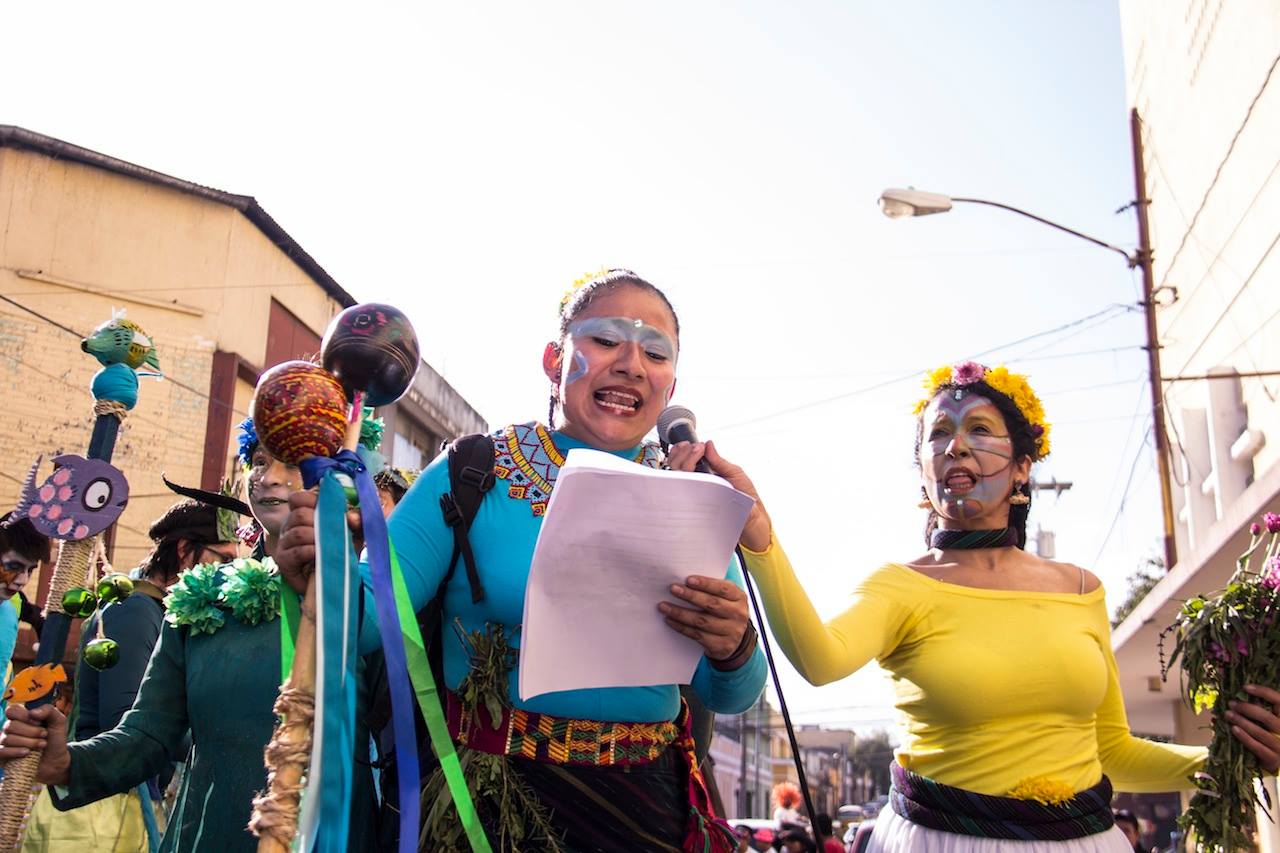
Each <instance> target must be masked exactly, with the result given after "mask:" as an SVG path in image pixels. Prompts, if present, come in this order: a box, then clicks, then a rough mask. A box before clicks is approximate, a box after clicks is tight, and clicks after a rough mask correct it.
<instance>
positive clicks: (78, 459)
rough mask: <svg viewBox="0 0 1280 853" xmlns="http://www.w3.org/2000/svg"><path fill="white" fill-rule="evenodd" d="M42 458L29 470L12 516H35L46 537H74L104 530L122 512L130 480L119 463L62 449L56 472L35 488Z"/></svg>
mask: <svg viewBox="0 0 1280 853" xmlns="http://www.w3.org/2000/svg"><path fill="white" fill-rule="evenodd" d="M43 459H44V457H43V456H40V457H37V458H36V461H35V464H34V465H32V466H31V471H30V473H28V474H27V479H26V481H25V482H24V483H23V486H22V496H21V498H20V499H19V501H18V507H17V510H16V511H15V513H14V518H29V519H31V523H32V524H34V525H35V527H36V530H38V531H40V532H41V533H43V534H44V535H45V536H48V537H51V538H53V539H66V540H71V541H75V540H80V539H87V538H88V537H90V536H94V535H97V534H99V533H101V532H102V531H104V530H106V529H107V528H108V527H110V526H111V525H112V524H113V523H115V520H116V519H117V518H119V517H120V513H122V512H124V508H125V505H126V504H127V503H128V502H129V483H128V481H127V480H125V478H124V474H123V473H121V471H120V469H119V468H116V467H115V466H114V465H111V464H110V463H107V462H103V461H102V460H101V459H86V458H84V457H83V456H76V455H75V454H72V453H64V454H62V455H61V456H55V457H53V464H54V469H53V473H52V474H50V475H49V478H48V479H47V480H45V481H44V483H43V484H41V485H40V487H39V488H37V487H36V475H37V474H38V473H39V470H40V462H41V461H42V460H43Z"/></svg>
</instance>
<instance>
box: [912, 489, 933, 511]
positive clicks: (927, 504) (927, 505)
mask: <svg viewBox="0 0 1280 853" xmlns="http://www.w3.org/2000/svg"><path fill="white" fill-rule="evenodd" d="M916 506H918V507H920V509H933V501H931V500H929V493H928V492H926V491H925V490H924V486H921V487H920V503H918V504H916Z"/></svg>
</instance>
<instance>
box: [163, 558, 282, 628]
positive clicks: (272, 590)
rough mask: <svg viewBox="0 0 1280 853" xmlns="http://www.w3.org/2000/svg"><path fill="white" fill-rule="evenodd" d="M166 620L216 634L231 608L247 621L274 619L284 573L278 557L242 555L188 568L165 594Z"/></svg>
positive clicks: (235, 614)
mask: <svg viewBox="0 0 1280 853" xmlns="http://www.w3.org/2000/svg"><path fill="white" fill-rule="evenodd" d="M164 604H165V608H166V612H165V616H164V618H165V621H166V622H168V623H169V624H170V625H174V626H175V627H182V626H183V625H186V626H188V627H189V628H190V629H191V633H192V634H212V633H213V632H214V631H217V630H218V629H219V628H221V627H222V626H223V624H225V622H226V613H227V611H230V612H231V615H232V616H234V617H235V618H236V620H237V621H239V622H243V623H244V624H246V625H257V624H258V623H260V622H270V621H272V620H273V619H275V618H276V616H277V615H279V613H280V575H279V573H277V571H276V563H275V560H273V559H271V558H270V557H264V558H263V559H262V561H261V562H259V561H258V560H255V559H253V558H252V557H241V558H239V559H236V560H232V561H231V562H230V563H222V564H217V563H207V564H205V565H203V566H196V567H195V568H192V569H188V570H187V571H185V572H183V573H182V574H181V575H180V576H179V577H178V582H177V583H175V584H174V585H173V586H172V587H170V588H169V594H168V595H166V596H165V599H164Z"/></svg>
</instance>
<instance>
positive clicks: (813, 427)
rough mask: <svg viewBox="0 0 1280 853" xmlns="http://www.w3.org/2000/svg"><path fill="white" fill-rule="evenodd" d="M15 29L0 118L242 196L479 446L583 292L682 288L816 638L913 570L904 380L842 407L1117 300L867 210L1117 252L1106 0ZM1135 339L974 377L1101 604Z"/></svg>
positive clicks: (72, 13) (856, 691)
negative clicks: (828, 621) (1032, 218)
mask: <svg viewBox="0 0 1280 853" xmlns="http://www.w3.org/2000/svg"><path fill="white" fill-rule="evenodd" d="M5 22H6V35H7V38H6V47H5V60H4V72H5V78H6V80H7V81H8V82H7V84H6V85H5V86H4V87H3V90H2V91H0V123H7V124H17V125H20V126H23V127H26V128H29V129H31V130H34V131H38V132H41V133H46V134H49V135H52V136H55V137H59V138H61V139H65V140H67V141H69V142H73V143H76V144H79V145H83V146H86V147H89V148H93V149H96V150H99V151H102V152H105V153H107V154H111V155H113V156H116V157H120V158H123V159H126V160H130V161H133V162H136V163H140V164H142V165H145V166H147V167H150V168H153V169H158V170H160V171H163V172H168V173H170V174H173V175H176V176H178V177H181V178H185V179H188V180H192V181H197V182H200V183H203V184H208V185H211V186H215V187H218V188H220V189H225V190H228V191H232V192H238V193H246V194H251V195H254V196H256V197H257V198H258V200H259V201H260V202H261V203H262V204H263V206H264V207H265V208H266V209H267V210H268V211H269V212H270V213H271V214H272V215H273V216H274V217H275V218H276V219H277V220H278V221H279V222H280V223H281V224H282V225H283V226H284V228H285V229H286V230H288V231H289V233H290V234H292V235H293V236H294V237H295V238H296V239H297V240H298V241H299V242H300V243H301V244H302V245H303V246H304V247H305V248H306V249H307V250H308V251H309V252H310V253H311V254H312V255H313V256H314V257H315V258H316V259H317V260H318V261H319V262H320V263H321V264H322V265H323V266H324V267H325V268H326V269H327V270H328V271H329V272H330V273H331V274H333V275H334V277H336V278H337V279H338V280H339V281H340V282H341V283H342V284H343V285H344V286H345V287H346V288H347V289H348V290H349V291H350V292H351V293H353V294H354V295H355V296H356V297H357V298H360V299H378V300H384V301H389V302H394V303H397V304H400V305H402V306H404V307H405V308H406V309H408V310H409V311H410V314H411V316H412V317H413V319H414V321H415V324H416V325H417V328H418V331H419V334H420V336H421V338H422V340H423V346H424V355H425V356H426V357H427V359H428V360H429V361H430V362H431V363H432V365H433V366H435V367H436V368H437V369H439V370H441V371H442V372H443V373H444V374H445V376H446V378H447V379H449V381H450V382H451V383H453V385H454V386H455V387H456V388H457V389H458V390H459V391H460V392H461V393H463V394H464V395H465V396H466V397H467V398H468V399H469V400H470V401H471V402H472V404H473V405H475V406H476V408H477V409H478V410H479V411H480V412H481V413H482V414H483V415H484V416H485V417H486V418H487V419H488V420H489V421H490V423H492V424H494V425H501V424H504V423H508V422H511V421H523V420H529V419H532V418H544V417H545V410H546V391H547V388H546V381H545V379H544V377H543V376H542V373H541V370H540V366H539V365H540V354H541V350H542V346H543V344H544V343H545V342H546V341H547V340H548V339H549V337H550V336H551V335H552V334H553V333H554V323H555V320H554V315H555V308H556V304H557V302H558V300H559V298H560V296H561V294H562V293H563V291H564V289H565V288H566V287H567V286H568V285H569V284H570V283H571V282H572V280H573V279H574V278H576V277H577V276H579V275H580V274H582V273H584V272H586V271H590V270H595V269H598V268H599V267H601V266H606V265H607V266H626V267H631V268H633V269H635V270H637V271H638V272H640V273H641V274H642V275H644V276H646V277H647V278H649V279H650V280H652V281H654V282H655V283H657V284H658V285H660V286H661V287H663V288H665V289H666V291H667V292H668V294H669V295H670V296H671V298H672V300H673V302H674V303H675V305H676V308H677V310H678V311H679V312H680V319H681V324H682V328H683V330H684V332H683V340H682V353H681V358H680V365H679V376H680V380H679V387H678V389H677V395H676V400H675V402H680V403H683V404H685V405H687V406H689V407H690V408H692V409H693V410H694V411H695V412H697V414H698V416H699V422H700V431H701V433H702V435H703V436H704V437H710V438H714V439H716V443H717V445H718V446H719V447H720V449H721V451H722V452H723V453H724V454H725V455H726V456H729V457H730V458H732V459H734V460H736V461H738V462H741V463H742V464H743V465H744V466H746V468H747V469H748V471H749V472H750V473H751V474H752V475H753V476H754V478H755V480H756V482H757V484H758V485H759V487H760V489H761V492H762V494H763V496H764V498H765V500H766V503H767V504H768V506H769V509H770V511H771V513H772V515H773V518H774V521H775V524H776V527H777V530H778V532H779V536H780V538H781V540H782V541H783V542H784V543H785V544H786V547H787V549H788V551H789V553H790V554H791V556H792V559H793V561H794V562H795V563H796V565H797V568H798V570H799V572H800V575H801V578H802V580H803V582H804V584H805V586H806V587H807V589H808V590H809V591H810V593H811V594H812V596H813V597H814V599H815V601H816V602H817V603H818V606H819V609H820V610H822V611H824V612H832V613H833V612H836V611H838V609H839V608H840V606H841V602H842V601H843V599H844V597H845V595H847V593H848V591H849V590H850V589H851V588H852V587H853V585H854V584H855V583H856V582H857V581H858V579H860V578H861V577H863V576H864V575H865V574H866V573H868V572H869V571H871V570H872V569H873V568H875V567H876V566H877V565H878V564H879V563H881V562H883V561H886V560H905V559H910V558H912V557H915V556H917V555H918V554H919V553H921V552H922V551H923V542H922V539H921V537H920V525H921V524H922V522H923V518H922V512H921V511H920V510H918V509H916V508H915V504H916V501H917V500H918V497H919V491H918V489H919V484H918V479H917V475H916V473H915V470H914V468H913V456H912V440H913V438H914V434H913V429H914V428H913V425H912V421H911V418H910V416H909V414H908V412H909V410H910V407H911V404H912V403H913V402H914V400H915V399H916V398H917V396H918V393H917V390H918V383H917V380H916V378H915V377H914V376H913V377H912V378H910V379H907V380H904V381H897V382H893V383H891V384H887V385H885V386H884V387H882V388H879V389H875V390H870V391H866V392H862V393H859V392H860V391H861V389H867V388H871V387H873V386H876V385H878V384H881V383H886V382H888V381H889V380H894V379H901V377H903V376H905V375H906V374H914V373H916V372H920V371H923V370H924V369H925V368H928V367H932V366H935V365H936V364H938V363H942V362H946V361H954V360H957V359H960V358H963V357H966V356H970V355H974V354H977V353H981V352H985V351H988V350H993V349H995V348H997V347H1001V346H1002V345H1006V344H1009V343H1010V342H1013V341H1017V340H1019V339H1021V338H1026V337H1028V336H1030V335H1034V334H1036V333H1039V332H1044V331H1046V330H1049V329H1053V328H1055V327H1059V326H1063V325H1064V324H1067V323H1070V322H1072V321H1075V320H1078V319H1080V318H1083V317H1086V316H1089V315H1092V314H1096V313H1097V312H1102V311H1104V310H1106V309H1107V308H1108V307H1109V306H1112V305H1115V304H1117V303H1127V304H1130V305H1132V303H1133V302H1134V301H1135V300H1136V298H1137V285H1136V279H1135V278H1134V277H1133V276H1132V275H1131V273H1130V272H1129V271H1128V270H1127V269H1126V268H1125V266H1124V263H1123V261H1121V260H1120V259H1119V258H1118V257H1116V256H1114V255H1112V254H1111V253H1108V252H1106V251H1104V250H1101V249H1096V248H1094V247H1091V246H1089V245H1088V244H1086V243H1083V242H1080V241H1077V240H1075V239H1073V238H1071V237H1068V236H1065V235H1061V234H1057V233H1055V232H1053V231H1051V230H1049V229H1046V228H1044V227H1043V226H1040V225H1037V224H1035V223H1032V222H1029V221H1026V220H1022V219H1020V218H1018V217H1014V216H1012V215H1009V214H1006V213H1003V212H1000V211H995V210H988V209H985V208H975V207H972V206H970V207H967V208H957V209H956V210H955V211H953V212H951V213H949V214H945V215H942V216H935V217H932V218H929V219H919V220H909V221H900V222H893V221H890V220H888V219H886V218H885V217H883V216H882V215H881V214H880V212H879V210H878V208H877V205H876V198H877V196H878V195H879V192H880V190H881V189H883V188H884V187H887V186H905V185H914V186H916V187H918V188H921V189H929V190H935V191H939V192H947V193H951V194H955V195H969V196H978V197H983V198H989V199H995V200H999V201H1002V202H1006V203H1009V204H1013V205H1017V206H1020V207H1024V208H1026V209H1028V210H1031V211H1034V212H1036V213H1039V214H1041V215H1043V216H1047V217H1049V218H1051V219H1056V220H1058V221H1060V222H1063V223H1064V224H1067V225H1070V226H1072V227H1074V228H1077V229H1079V230H1083V231H1086V232H1088V233H1092V234H1094V235H1096V236H1098V237H1100V238H1102V239H1105V240H1108V241H1109V242H1113V243H1119V244H1122V245H1125V246H1131V245H1132V243H1133V241H1134V239H1135V227H1134V222H1133V217H1132V213H1124V214H1120V215H1116V214H1115V213H1114V211H1115V210H1116V208H1118V207H1120V206H1121V205H1124V204H1126V203H1127V202H1128V201H1129V200H1130V199H1131V198H1132V197H1133V185H1132V174H1131V165H1130V149H1129V138H1128V116H1127V111H1126V106H1125V98H1124V70H1123V61H1122V56H1121V51H1120V35H1119V22H1118V17H1117V11H1116V9H1115V4H1114V2H1108V0H1079V2H1073V3H1047V2H1034V3H1028V2H1018V1H1017V0H1002V1H1001V2H982V3H968V4H959V3H950V2H942V0H937V2H896V3H878V2H854V1H853V0H843V2H838V1H837V0H829V2H800V1H799V0H798V2H788V3H781V2H772V3H770V2H763V1H762V0H756V2H737V3H730V2H697V3H690V2H682V3H674V2H650V3H645V4H637V3H632V4H622V3H617V2H572V3H570V2H546V3H537V4H533V3H488V4H458V3H452V4H445V3H403V4H385V3H367V4H361V5H358V6H357V5H351V4H324V3H320V4H317V3H307V4H302V3H295V4H262V3H257V4H248V3H223V4H217V5H216V6H212V7H199V8H194V7H189V6H186V5H183V4H172V3H167V4H148V5H143V4H107V5H103V4H89V3H81V4H58V6H57V9H56V11H54V10H53V9H52V8H50V7H48V5H47V4H16V5H13V6H11V7H10V8H9V9H7V10H6V14H5ZM1142 340H1143V332H1142V325H1141V316H1140V314H1138V313H1136V312H1124V311H1121V310H1118V309H1117V310H1115V311H1113V312H1111V313H1109V314H1104V315H1102V316H1100V317H1098V318H1096V319H1095V320H1092V321H1089V322H1087V323H1083V324H1081V325H1078V326H1074V327H1071V328H1068V329H1065V330H1063V331H1061V332H1058V333H1056V334H1053V335H1046V336H1041V337H1036V338H1034V339H1032V340H1029V341H1026V342H1024V343H1020V344H1017V345H1013V346H1004V347H1003V348H1001V349H999V350H998V351H996V352H994V353H990V354H988V355H986V356H984V358H983V360H984V361H987V362H988V363H993V364H994V363H997V362H999V361H1000V360H1002V359H1008V360H1009V363H1010V366H1011V367H1013V368H1015V369H1019V370H1023V371H1025V372H1027V373H1028V374H1029V375H1030V376H1031V379H1032V382H1033V385H1034V386H1035V387H1036V388H1037V389H1038V390H1039V391H1040V393H1041V396H1042V398H1043V399H1044V403H1045V408H1046V409H1047V411H1048V414H1049V417H1050V419H1051V420H1053V421H1054V423H1055V428H1054V435H1053V440H1054V448H1055V449H1054V453H1053V455H1052V457H1050V459H1049V460H1048V461H1047V462H1046V463H1045V464H1044V465H1042V466H1041V468H1040V470H1039V471H1038V473H1037V477H1038V478H1039V479H1042V480H1043V479H1048V478H1050V477H1057V478H1058V479H1060V480H1069V481H1072V482H1073V483H1074V487H1073V488H1072V489H1071V491H1069V492H1067V493H1066V494H1065V495H1064V496H1063V497H1062V498H1061V499H1057V500H1055V499H1054V498H1053V497H1051V496H1046V497H1042V498H1039V499H1038V500H1037V501H1036V504H1035V507H1034V509H1033V515H1032V524H1033V526H1035V525H1036V524H1039V525H1043V526H1045V527H1046V528H1050V529H1052V530H1053V531H1054V532H1055V533H1056V534H1057V556H1058V558H1059V559H1063V560H1067V561H1072V562H1077V563H1080V564H1081V565H1084V566H1086V567H1088V568H1090V569H1092V570H1094V571H1095V572H1096V573H1097V574H1098V575H1099V576H1101V577H1102V579H1103V581H1104V583H1105V584H1106V585H1107V587H1108V588H1109V600H1110V601H1111V602H1112V604H1113V605H1114V604H1115V603H1116V602H1118V601H1119V600H1120V599H1121V598H1122V597H1123V591H1124V578H1125V576H1126V575H1127V574H1128V573H1129V572H1130V571H1132V569H1133V568H1134V567H1135V566H1136V565H1137V564H1138V563H1139V562H1140V561H1141V560H1142V558H1143V557H1144V556H1146V555H1148V554H1155V553H1156V552H1157V535H1158V531H1159V520H1158V513H1157V497H1156V494H1157V493H1156V490H1155V476H1154V466H1153V462H1152V457H1151V454H1150V450H1149V448H1146V449H1144V447H1143V442H1144V440H1145V439H1144V437H1145V436H1146V434H1147V433H1146V431H1147V428H1148V426H1149V422H1150V418H1149V409H1150V405H1149V397H1148V396H1147V393H1146V390H1145V386H1144V385H1143V384H1142V380H1143V378H1144V376H1145V359H1144V356H1143V353H1142V352H1141V351H1140V350H1138V349H1137V348H1136V347H1137V346H1138V345H1140V344H1141V343H1142ZM1100 351H1101V352H1100ZM1131 471H1132V481H1131V482H1130V472H1131ZM1126 484H1128V486H1129V487H1128V489H1126ZM1122 496H1123V497H1125V501H1124V508H1123V511H1121V509H1120V507H1121V499H1122ZM1118 515H1119V516H1120V517H1119V521H1118V523H1116V524H1115V525H1114V530H1111V528H1112V526H1113V520H1115V519H1116V518H1117V516H1118ZM1108 532H1110V533H1111V535H1110V538H1109V539H1108V538H1107V535H1108ZM1104 541H1105V542H1106V547H1105V548H1104V547H1103V543H1104ZM783 666H784V667H785V668H786V672H785V673H784V688H785V689H786V691H787V695H788V697H789V699H790V702H791V704H792V706H793V707H794V708H795V709H796V710H797V719H800V720H804V721H811V722H817V721H823V722H828V723H831V724H849V725H865V724H870V723H875V722H877V721H881V720H884V719H885V718H888V717H889V716H890V714H891V709H889V708H888V705H887V703H888V696H889V691H888V684H887V681H886V680H885V679H884V677H883V676H881V675H879V674H878V673H877V672H876V671H875V669H874V667H872V668H870V669H868V670H864V671H863V672H862V673H860V674H859V675H856V676H854V677H852V678H850V679H847V680H845V681H842V682H840V683H839V684H837V685H833V686H829V687H825V688H822V689H815V688H811V687H809V686H808V685H805V684H804V683H803V682H802V681H801V680H800V679H799V677H798V676H797V675H796V674H795V673H794V672H793V671H791V670H790V668H789V667H788V666H786V664H785V661H784V663H783Z"/></svg>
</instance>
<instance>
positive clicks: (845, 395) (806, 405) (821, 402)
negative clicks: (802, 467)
mask: <svg viewBox="0 0 1280 853" xmlns="http://www.w3.org/2000/svg"><path fill="white" fill-rule="evenodd" d="M1116 310H1128V306H1124V305H1108V306H1107V307H1106V308H1104V309H1102V310H1101V311H1095V312H1094V313H1092V314H1089V315H1086V316H1084V317H1080V318H1079V319H1076V320H1072V321H1071V322H1069V323H1063V324H1062V325H1060V326H1054V327H1053V328H1052V329H1046V330H1045V331H1042V332H1036V333H1035V334H1032V335H1027V336H1026V337H1023V338H1018V339H1017V340H1015V341H1010V342H1008V343H1004V344H1000V345H999V346H995V347H992V348H991V349H987V350H983V351H982V352H978V353H974V354H973V355H971V356H969V358H970V359H976V358H982V357H983V356H986V355H991V354H992V353H995V352H999V351H1000V350H1004V349H1009V348H1010V347H1014V346H1018V345H1019V344H1024V343H1026V342H1028V341H1033V340H1036V339H1037V338H1043V337H1047V336H1048V335H1054V334H1057V333H1058V332H1062V331H1064V330H1066V329H1070V328H1074V327H1075V326H1078V325H1080V324H1081V323H1087V322H1089V321H1090V320H1093V319H1095V318H1097V317H1101V316H1102V315H1104V314H1107V313H1110V312H1114V311H1116ZM1122 349H1141V347H1137V346H1133V347H1118V348H1114V349H1111V350H1097V351H1093V352H1087V353H1068V354H1063V355H1061V356H1056V357H1060V358H1070V357H1075V356H1077V355H1093V354H1096V353H1097V352H1116V351H1119V350H1122ZM1054 357H1055V356H1044V357H1043V358H1041V359H1037V360H1048V359H1050V358H1054ZM1026 360H1029V359H1006V362H1007V363H1012V362H1015V361H1026ZM924 372H925V371H924V370H923V369H918V370H912V371H910V372H909V373H904V374H901V375H898V376H894V377H892V378H890V379H886V380H884V381H882V382H876V383H873V384H871V385H866V386H864V387H862V388H855V389H853V390H852V391H845V392H843V393H841V394H836V395H835V396H832V397H824V398H822V399H821V400H812V401H810V402H807V403H800V404H799V405H796V406H791V407H789V408H786V409H781V410H779V411H776V412H771V413H770V414H766V415H760V416H759V417H755V418H749V419H747V420H743V421H738V422H736V423H732V424H728V425H727V426H719V427H716V428H715V431H716V432H719V433H723V432H726V431H728V430H731V429H737V428H738V427H743V426H748V425H750V424H755V423H759V422H761V421H767V420H772V419H773V418H777V417H782V416H783V415H790V414H794V413H795V412H801V411H804V410H806V409H812V408H815V407H817V406H825V405H826V404H828V403H834V402H837V401H839V400H845V399H848V398H850V397H856V396H859V395H861V394H867V393H869V392H871V391H877V390H879V389H881V388H887V387H889V386H890V385H896V384H897V383H899V382H905V381H906V380H908V379H915V378H917V377H919V376H921V375H922V374H923V373H924Z"/></svg>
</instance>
